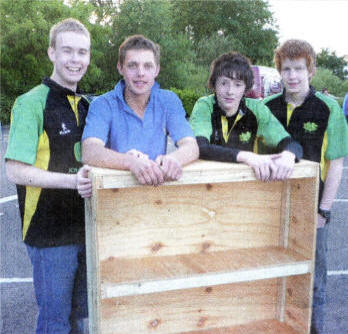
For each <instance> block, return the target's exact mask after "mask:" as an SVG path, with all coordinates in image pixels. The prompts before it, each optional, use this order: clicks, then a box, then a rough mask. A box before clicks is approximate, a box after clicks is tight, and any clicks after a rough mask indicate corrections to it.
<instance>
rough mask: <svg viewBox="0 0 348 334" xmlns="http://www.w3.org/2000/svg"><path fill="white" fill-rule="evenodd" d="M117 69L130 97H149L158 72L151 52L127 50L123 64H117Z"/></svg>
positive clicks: (157, 66) (158, 67)
mask: <svg viewBox="0 0 348 334" xmlns="http://www.w3.org/2000/svg"><path fill="white" fill-rule="evenodd" d="M117 68H118V71H119V73H120V74H121V75H122V76H123V79H124V81H125V84H126V90H127V93H128V94H129V95H130V96H140V95H150V93H151V89H152V86H153V85H154V83H155V79H156V77H157V75H158V73H159V70H160V66H159V65H158V64H156V61H155V56H154V54H153V52H152V51H151V50H128V51H127V52H126V56H125V60H124V62H123V64H122V65H121V64H120V63H118V64H117Z"/></svg>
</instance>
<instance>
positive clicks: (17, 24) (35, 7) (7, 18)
mask: <svg viewBox="0 0 348 334" xmlns="http://www.w3.org/2000/svg"><path fill="white" fill-rule="evenodd" d="M93 12H94V7H93V6H92V5H89V4H84V3H83V2H82V1H73V2H72V3H71V4H70V7H69V6H67V5H66V4H65V3H64V1H63V0H51V1H40V0H21V1H12V0H2V1H1V2H0V14H1V18H2V22H1V23H2V32H1V37H0V44H1V72H0V73H1V74H0V75H1V105H0V107H1V113H0V115H1V118H2V121H4V122H7V121H8V119H9V109H10V107H11V106H12V104H13V102H14V99H15V98H16V97H17V96H18V95H20V94H23V93H24V92H26V91H28V90H29V89H31V88H32V87H33V86H35V85H37V84H39V83H40V82H41V80H42V78H43V77H44V76H49V75H50V74H51V73H52V69H53V68H52V63H51V62H50V61H49V59H48V56H47V48H48V41H49V38H48V36H49V30H50V28H51V26H52V25H53V24H55V23H57V22H58V21H60V20H62V19H65V18H68V17H74V18H76V19H78V20H80V21H81V22H82V23H84V24H85V25H86V26H87V28H88V30H89V31H90V33H91V37H92V48H93V50H92V54H93V57H92V60H91V64H90V66H89V70H88V72H87V75H86V76H85V77H84V79H83V81H82V82H81V87H82V89H83V90H86V91H87V92H95V91H96V90H97V91H98V90H99V91H100V90H104V89H103V85H104V81H101V80H100V77H101V73H102V72H103V69H102V67H101V65H100V64H101V63H102V62H101V59H102V58H103V56H104V52H103V49H97V48H96V47H95V45H93V44H95V42H94V41H95V39H97V40H98V42H97V43H96V44H97V45H98V47H101V44H105V46H106V45H107V43H106V41H107V36H106V34H105V33H103V31H105V28H103V27H101V26H100V25H96V24H91V23H90V21H89V19H90V17H91V16H92V14H93ZM102 30H103V31H102ZM95 36H96V38H95ZM105 46H104V48H105ZM104 67H105V65H104ZM105 72H106V71H105Z"/></svg>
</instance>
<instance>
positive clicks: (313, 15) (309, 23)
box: [268, 0, 348, 57]
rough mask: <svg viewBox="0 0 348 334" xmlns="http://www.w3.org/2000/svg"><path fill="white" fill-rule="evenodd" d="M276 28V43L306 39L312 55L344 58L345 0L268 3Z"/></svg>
mask: <svg viewBox="0 0 348 334" xmlns="http://www.w3.org/2000/svg"><path fill="white" fill-rule="evenodd" d="M268 3H269V4H270V10H271V12H273V13H274V16H273V17H274V18H275V20H276V23H277V25H278V26H279V41H280V43H282V42H284V41H285V40H287V39H289V38H299V39H305V40H307V41H308V42H309V43H310V44H311V45H312V46H313V48H314V50H315V51H316V52H320V50H321V49H323V48H328V49H329V50H330V51H331V52H333V51H335V52H336V55H337V56H339V57H342V56H344V55H348V0H268Z"/></svg>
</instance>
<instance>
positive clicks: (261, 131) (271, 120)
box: [247, 99, 290, 147]
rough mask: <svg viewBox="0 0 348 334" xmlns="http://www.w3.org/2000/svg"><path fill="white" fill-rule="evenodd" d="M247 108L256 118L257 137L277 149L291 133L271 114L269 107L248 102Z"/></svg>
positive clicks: (254, 101) (259, 102) (251, 101)
mask: <svg viewBox="0 0 348 334" xmlns="http://www.w3.org/2000/svg"><path fill="white" fill-rule="evenodd" d="M247 106H248V107H249V109H251V110H252V111H253V113H254V114H255V116H256V119H257V123H258V127H257V136H258V137H259V138H261V139H263V141H264V143H265V144H266V145H267V146H270V147H276V146H277V145H278V144H279V143H280V142H281V141H282V140H283V139H284V138H286V137H290V135H289V133H288V132H287V131H286V130H285V129H284V127H283V126H282V125H281V124H280V122H279V121H278V120H277V118H276V117H275V116H274V115H273V114H272V113H271V111H270V110H269V109H268V107H267V106H265V105H264V104H263V103H262V102H261V101H258V100H249V99H248V100H247Z"/></svg>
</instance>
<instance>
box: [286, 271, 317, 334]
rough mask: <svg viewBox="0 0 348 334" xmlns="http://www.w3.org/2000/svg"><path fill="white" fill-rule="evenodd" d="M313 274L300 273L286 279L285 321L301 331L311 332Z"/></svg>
mask: <svg viewBox="0 0 348 334" xmlns="http://www.w3.org/2000/svg"><path fill="white" fill-rule="evenodd" d="M312 287H313V276H312V275H309V274H308V275H300V276H292V277H288V278H287V279H286V308H285V321H286V322H287V323H288V324H289V325H290V326H291V327H293V328H294V329H296V330H297V331H298V332H299V333H309V329H310V320H311V308H312V293H313V292H312V291H313V288H312Z"/></svg>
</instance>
